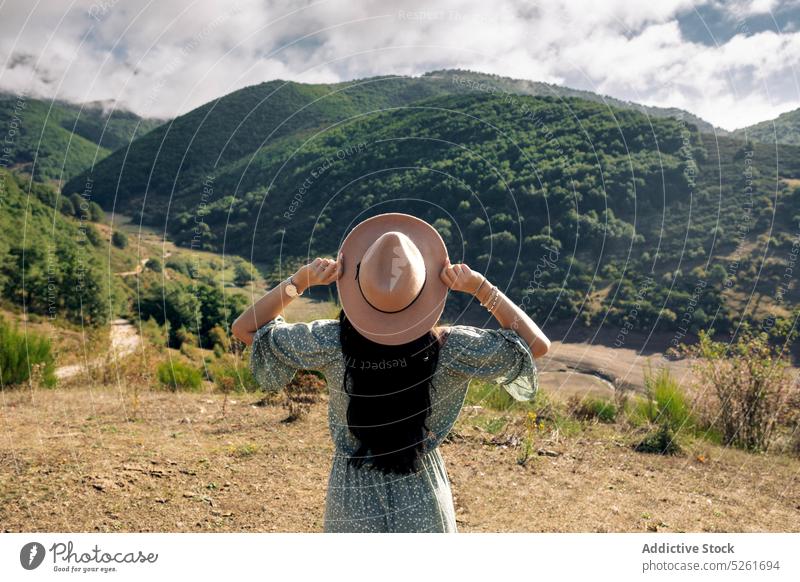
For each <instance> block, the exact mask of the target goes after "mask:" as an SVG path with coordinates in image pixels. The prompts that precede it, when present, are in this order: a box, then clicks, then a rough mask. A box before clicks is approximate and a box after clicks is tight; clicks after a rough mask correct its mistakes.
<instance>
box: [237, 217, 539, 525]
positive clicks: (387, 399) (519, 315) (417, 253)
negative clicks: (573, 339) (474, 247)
mask: <svg viewBox="0 0 800 582" xmlns="http://www.w3.org/2000/svg"><path fill="white" fill-rule="evenodd" d="M334 281H336V283H337V288H338V292H339V299H340V301H341V304H342V312H341V313H340V315H339V319H338V320H318V321H314V322H311V323H294V324H289V323H286V322H285V321H284V319H283V317H282V316H281V315H280V314H281V312H282V310H283V308H284V307H285V306H286V305H287V304H288V303H289V302H290V301H292V299H293V298H294V297H297V296H298V295H302V293H303V292H304V291H305V290H306V289H308V288H309V287H312V286H315V285H328V284H330V283H332V282H334ZM448 290H453V291H460V292H464V293H469V294H471V295H473V296H474V297H475V298H476V299H477V300H479V301H480V303H481V305H483V306H484V307H485V308H486V309H487V310H488V311H489V312H490V313H491V314H492V315H493V316H494V317H495V319H496V320H497V322H498V323H499V324H500V326H501V327H502V328H503V329H500V330H487V329H480V328H475V327H469V326H463V325H454V326H451V327H448V328H444V327H438V326H437V325H436V324H437V322H438V320H439V317H440V316H441V314H442V310H443V309H444V304H445V300H446V299H447V293H448ZM232 331H233V334H234V335H235V336H236V337H238V338H239V339H241V340H242V341H244V342H245V343H246V344H248V345H250V344H252V346H253V347H252V356H251V368H252V371H253V374H254V376H255V378H256V380H257V381H258V382H259V384H260V385H261V386H262V387H263V388H264V389H266V390H280V389H281V388H282V387H283V386H284V385H286V384H287V383H288V382H289V381H290V380H291V379H292V377H293V376H294V374H295V372H296V371H297V370H299V369H312V370H318V371H321V372H322V373H323V374H324V375H325V377H326V378H327V381H328V387H329V391H330V402H329V408H328V423H329V426H330V432H331V436H332V438H333V442H334V444H335V447H336V450H335V454H334V459H333V467H332V469H331V473H330V478H329V481H328V492H327V499H326V505H325V525H324V529H325V531H327V532H455V531H456V521H455V511H454V508H453V499H452V493H451V491H450V483H449V481H448V478H447V473H446V471H445V466H444V461H443V460H442V457H441V454H440V452H439V445H440V444H441V442H442V441H443V440H444V438H445V437H446V436H447V433H448V432H449V431H450V429H451V428H452V426H453V424H454V423H455V421H456V418H457V417H458V414H459V412H460V410H461V407H462V405H463V403H464V398H465V396H466V392H467V386H468V384H469V381H470V380H471V379H473V378H477V379H482V380H487V381H493V382H496V383H498V384H500V385H501V386H503V388H504V389H505V390H507V391H508V392H509V393H510V394H511V395H512V396H513V397H514V398H516V399H518V400H530V399H531V398H532V397H533V396H534V394H535V392H536V389H537V387H538V382H537V376H536V368H535V366H534V363H533V359H532V357H531V356H533V357H540V356H542V355H544V354H545V353H546V352H547V350H548V349H549V346H550V341H549V340H548V339H547V337H546V336H545V335H544V334H543V333H542V332H541V330H540V329H539V328H538V327H537V326H536V324H535V323H534V322H533V321H531V319H530V318H529V317H528V316H527V315H526V314H525V313H524V312H523V311H522V310H521V309H520V308H519V307H517V306H516V305H515V304H514V303H512V302H511V301H510V300H509V299H508V298H507V297H506V296H505V295H504V294H503V293H501V292H500V290H499V289H498V288H497V287H495V286H494V285H492V284H491V283H490V282H489V281H488V280H487V279H486V278H485V277H483V275H481V274H479V273H476V272H473V271H472V270H471V269H470V268H469V267H468V266H467V265H464V264H457V265H451V264H450V260H449V259H448V256H447V249H446V247H445V245H444V242H443V241H442V239H441V237H440V236H439V234H438V233H437V232H436V230H435V229H434V228H433V227H431V226H430V225H429V224H428V223H426V222H424V221H422V220H419V219H417V218H415V217H413V216H409V215H406V214H382V215H379V216H376V217H373V218H370V219H368V220H366V221H364V222H362V223H361V224H359V225H358V226H356V227H355V228H354V229H353V230H352V231H351V233H350V234H349V235H348V236H347V238H346V239H345V241H344V243H343V244H342V248H341V252H340V254H339V259H338V260H337V261H334V260H331V259H315V260H314V261H313V262H312V263H310V264H308V265H305V266H304V267H302V268H300V270H298V271H297V273H295V274H294V275H292V276H291V277H289V278H288V279H287V280H286V281H283V282H281V283H280V284H279V285H278V286H276V287H275V288H274V289H272V290H271V291H270V292H269V293H267V294H266V295H265V296H264V297H262V298H261V299H260V300H259V301H258V302H257V303H255V304H254V305H253V306H252V307H251V308H249V309H248V310H247V311H245V312H244V313H243V314H242V315H241V316H240V317H239V318H238V319H237V320H236V321H235V322H234V324H233V327H232Z"/></svg>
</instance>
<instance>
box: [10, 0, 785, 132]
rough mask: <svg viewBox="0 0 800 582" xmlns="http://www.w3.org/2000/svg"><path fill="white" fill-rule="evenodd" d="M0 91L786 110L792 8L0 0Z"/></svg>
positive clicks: (759, 2)
mask: <svg viewBox="0 0 800 582" xmlns="http://www.w3.org/2000/svg"><path fill="white" fill-rule="evenodd" d="M0 63H2V66H0V90H4V91H10V92H25V93H26V94H30V95H33V96H37V97H46V98H57V99H63V100H67V101H74V102H84V101H97V100H102V101H114V102H116V103H118V104H119V105H120V106H122V107H125V108H127V109H131V110H132V111H134V112H136V113H138V114H140V115H142V116H145V117H158V118H169V117H175V116H177V115H180V114H182V113H185V112H187V111H190V110H191V109H193V108H195V107H197V106H199V105H202V104H203V103H206V102H208V101H210V100H212V99H214V98H217V97H220V96H222V95H225V94H227V93H230V92H231V91H234V90H236V89H239V88H242V87H246V86H248V85H254V84H257V83H261V82H264V81H269V80H273V79H289V80H295V81H301V82H310V83H311V82H325V83H330V82H338V81H347V80H352V79H358V78H363V77H370V76H375V75H420V74H422V73H425V72H427V71H432V70H437V69H447V68H459V69H471V70H475V71H481V72H485V73H494V74H498V75H502V76H507V77H514V78H520V79H529V80H534V81H545V82H549V83H555V84H558V85H565V86H568V87H574V88H577V89H585V90H589V91H594V92H596V93H601V94H604V95H610V96H612V97H616V98H619V99H625V100H628V101H635V102H639V103H643V104H645V105H656V106H663V107H679V108H682V109H686V110H688V111H691V112H692V113H695V114H696V115H699V116H700V117H702V118H704V119H706V120H708V121H710V122H711V123H713V124H714V125H716V126H718V127H722V128H724V129H728V130H732V129H735V128H739V127H744V126H747V125H751V124H753V123H756V122H759V121H764V120H767V119H772V118H775V117H777V116H778V115H779V114H780V113H783V112H785V111H790V110H792V109H797V108H798V107H800V81H799V80H798V70H799V69H800V67H799V65H800V0H729V1H722V0H707V1H703V0H694V1H689V0H657V1H656V0H652V1H647V0H591V1H590V0H548V1H544V2H535V1H522V0H492V1H491V2H487V1H486V0H437V1H436V2H432V1H427V2H426V1H401V2H392V1H389V0H383V1H375V0H310V1H309V0H232V1H231V2H227V1H226V2H222V1H220V0H198V1H192V0H151V1H147V0H38V1H37V0H27V1H26V0H0Z"/></svg>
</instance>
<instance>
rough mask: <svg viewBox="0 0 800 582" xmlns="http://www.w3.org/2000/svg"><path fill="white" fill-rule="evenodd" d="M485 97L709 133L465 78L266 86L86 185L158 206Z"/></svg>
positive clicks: (565, 93) (490, 79) (175, 126)
mask: <svg viewBox="0 0 800 582" xmlns="http://www.w3.org/2000/svg"><path fill="white" fill-rule="evenodd" d="M492 92H494V94H501V95H503V94H505V95H507V98H508V96H513V95H517V94H520V95H543V96H551V97H552V96H554V97H565V98H566V97H575V96H577V97H580V98H582V99H588V100H592V101H596V102H598V103H603V104H609V105H614V106H616V107H620V108H625V109H631V110H633V111H643V112H645V113H646V114H648V115H651V116H655V117H676V116H677V117H681V118H682V119H684V120H685V121H686V122H687V123H693V124H697V125H698V126H700V127H701V128H709V129H711V126H710V124H708V123H707V122H705V121H703V120H701V119H699V118H697V117H695V116H693V115H691V114H689V113H687V112H682V111H680V110H677V109H660V108H655V107H645V106H642V105H639V104H635V103H626V102H623V101H619V100H616V99H612V98H609V97H604V96H601V95H596V94H594V93H590V92H587V91H578V90H574V89H569V88H565V87H558V86H556V85H548V84H546V83H537V82H532V81H520V80H515V79H509V78H506V77H498V76H496V75H487V74H483V73H474V72H470V71H435V72H432V73H428V74H426V75H423V76H422V77H417V78H412V77H374V78H369V79H362V80H358V81H353V82H346V83H338V84H332V85H325V84H317V85H313V84H302V83H294V82H285V81H270V82H267V83H262V84H260V85H255V86H252V87H247V88H245V89H241V90H239V91H235V92H233V93H231V94H229V95H226V96H224V97H222V98H220V99H219V100H215V101H212V102H209V103H207V104H205V105H203V106H201V107H199V108H197V109H195V110H193V111H191V112H189V113H187V114H186V115H183V116H181V117H178V118H177V119H175V120H174V121H173V122H171V123H169V124H165V125H163V126H161V127H160V128H158V130H157V131H154V132H152V133H151V134H149V135H147V136H144V137H143V138H142V139H140V140H137V141H136V142H134V144H133V145H132V147H131V149H130V151H127V150H122V151H117V152H115V153H114V154H113V155H111V156H109V158H108V159H107V160H104V162H103V163H101V164H99V165H98V166H97V167H96V168H95V169H94V170H93V172H92V178H93V180H94V181H95V183H97V184H98V185H99V186H100V188H99V190H98V191H97V195H98V196H100V197H101V200H102V201H104V203H105V204H107V205H108V204H110V202H111V200H112V199H113V198H115V197H117V198H119V200H120V203H121V204H123V205H128V206H133V204H132V203H133V201H137V203H138V202H140V201H141V200H143V199H144V196H145V192H148V197H149V196H151V195H152V194H155V196H156V198H159V199H161V200H165V199H168V198H170V197H171V196H176V195H177V196H180V195H181V193H182V192H183V191H184V190H189V191H192V190H194V189H196V186H197V185H198V184H202V183H203V182H204V181H205V180H206V178H207V177H208V176H209V175H211V174H216V173H218V172H220V171H221V170H223V169H224V168H225V167H226V166H228V165H230V164H234V165H242V164H246V163H247V159H248V158H249V157H250V156H252V155H253V154H254V153H255V152H258V151H259V150H261V149H262V148H265V147H267V148H268V147H271V146H272V145H273V143H274V142H275V141H277V140H280V139H282V138H286V137H292V138H300V137H302V136H303V135H306V134H307V133H308V132H309V131H311V130H318V129H319V128H325V127H329V126H333V125H335V124H337V123H341V122H343V121H345V120H348V119H351V118H354V117H357V116H361V115H364V114H366V113H370V112H374V111H378V110H382V109H387V108H389V109H390V108H396V107H405V106H408V105H410V104H413V103H417V102H419V101H420V100H422V99H427V98H432V97H436V96H446V95H461V94H466V95H476V96H481V95H483V96H485V95H487V94H492ZM123 166H124V172H123V171H122V170H123ZM121 174H123V179H122V181H121V182H120V183H119V184H118V179H117V178H118V177H119V176H120V175H121ZM85 183H86V179H85V176H78V177H75V179H73V180H71V181H70V182H69V183H68V184H67V185H66V187H65V192H68V193H70V192H81V191H82V190H83V189H84V187H85ZM155 204H156V205H157V204H158V202H155ZM157 210H161V211H163V212H166V208H165V207H163V206H162V207H161V208H160V209H157V208H155V207H153V211H154V212H156V211H157ZM149 219H150V218H149V217H145V220H149ZM153 222H157V219H155V218H153Z"/></svg>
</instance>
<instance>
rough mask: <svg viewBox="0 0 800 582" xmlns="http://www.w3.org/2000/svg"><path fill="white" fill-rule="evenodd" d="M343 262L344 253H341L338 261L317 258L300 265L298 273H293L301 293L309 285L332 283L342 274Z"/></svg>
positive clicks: (293, 278)
mask: <svg viewBox="0 0 800 582" xmlns="http://www.w3.org/2000/svg"><path fill="white" fill-rule="evenodd" d="M343 264H344V256H343V255H342V254H339V260H338V261H334V260H333V259H320V258H316V259H314V260H313V261H311V262H310V263H309V264H307V265H304V266H302V267H300V269H299V270H298V271H297V273H295V274H294V275H292V280H293V281H294V283H295V285H297V286H298V287H299V289H298V290H299V291H300V292H301V293H302V292H303V291H305V290H306V289H308V288H309V287H315V286H317V285H330V284H331V283H333V282H334V281H336V280H337V279H338V278H339V277H341V276H342V272H343V269H342V266H343Z"/></svg>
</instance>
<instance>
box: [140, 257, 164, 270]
mask: <svg viewBox="0 0 800 582" xmlns="http://www.w3.org/2000/svg"><path fill="white" fill-rule="evenodd" d="M144 266H145V268H147V269H150V270H151V271H153V272H154V273H160V272H161V271H163V270H164V268H163V266H162V265H161V261H159V260H158V259H156V258H155V257H153V258H152V259H148V260H147V262H146V263H145V264H144Z"/></svg>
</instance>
